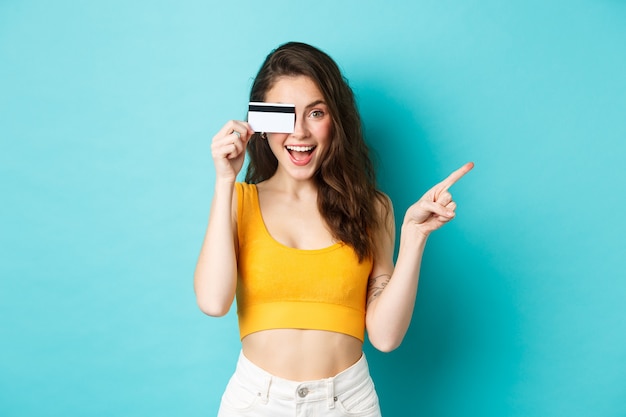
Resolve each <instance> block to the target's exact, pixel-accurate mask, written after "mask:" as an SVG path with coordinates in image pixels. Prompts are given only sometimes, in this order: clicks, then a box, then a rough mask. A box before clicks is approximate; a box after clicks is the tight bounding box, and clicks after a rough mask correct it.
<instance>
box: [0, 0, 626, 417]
mask: <svg viewBox="0 0 626 417" xmlns="http://www.w3.org/2000/svg"><path fill="white" fill-rule="evenodd" d="M292 40H293V41H303V42H307V43H310V44H312V45H314V46H317V47H319V48H321V49H322V50H324V51H326V52H327V53H329V54H330V55H331V56H332V57H333V58H334V59H335V60H336V61H337V62H338V63H339V65H340V66H341V69H342V70H343V72H344V74H345V76H346V77H347V79H348V80H349V83H350V85H351V86H352V88H353V90H354V91H355V94H356V96H357V99H358V102H359V108H360V110H361V114H362V118H363V123H364V129H365V134H366V139H367V142H368V143H369V145H370V147H371V149H372V153H373V155H374V159H375V162H376V166H377V171H378V183H379V187H380V189H381V190H383V191H384V192H386V193H387V194H388V195H389V196H390V197H391V199H392V200H393V203H394V206H395V210H396V221H397V223H398V224H400V223H401V222H402V218H403V215H404V211H405V210H406V209H407V208H408V206H409V205H410V204H411V203H412V202H414V201H415V200H416V199H418V198H419V197H420V196H421V195H422V194H423V193H424V192H425V191H426V190H427V189H428V188H430V187H431V186H432V185H434V184H435V183H437V182H438V181H440V180H441V179H443V178H444V177H445V176H447V175H448V173H450V172H451V171H452V170H454V169H456V168H457V167H459V166H461V165H462V164H463V163H465V162H467V161H474V162H475V164H476V167H475V169H474V170H473V171H472V172H471V173H469V174H468V175H467V176H466V177H465V178H463V179H462V180H461V181H460V182H459V183H457V184H456V185H455V186H454V187H453V189H452V191H453V193H454V196H455V200H456V201H457V203H458V207H459V208H458V215H457V217H456V218H455V219H454V221H452V222H451V223H450V224H448V225H446V226H445V227H444V228H443V229H442V230H440V231H437V232H436V233H435V234H433V235H432V237H431V238H430V239H429V242H428V245H427V249H426V252H425V255H424V261H423V269H422V274H421V280H420V288H419V293H418V296H417V303H416V307H415V312H414V316H413V321H412V324H411V327H410V329H409V332H408V334H407V336H406V338H405V340H404V343H403V344H402V346H401V347H400V348H399V349H397V350H396V351H394V352H392V353H380V352H377V351H376V350H375V349H373V348H372V346H371V345H370V344H369V342H367V341H366V344H365V351H366V354H367V355H368V359H369V362H370V366H371V371H372V374H373V377H374V381H375V383H376V387H377V389H378V392H379V396H380V400H381V406H382V410H383V414H384V415H385V416H442V417H443V416H449V417H458V416H494V417H495V416H498V417H500V416H508V417H528V416H536V417H547V416H568V417H589V416H594V417H620V416H621V417H624V416H626V327H625V325H624V317H625V316H626V307H625V305H626V273H625V272H624V271H625V270H626V261H625V260H626V249H625V248H626V242H625V240H626V239H625V236H626V220H624V218H625V217H624V215H623V213H622V212H623V210H624V207H626V198H625V195H626V190H625V184H626V169H625V168H624V166H625V162H624V160H625V157H626V144H625V143H626V47H625V45H626V2H624V1H620V0H570V1H563V0H560V1H559V0H555V1H538V0H530V1H521V0H512V1H495V0H482V1H473V0H470V1H467V0H464V1H460V0H443V1H441V0H440V1H430V0H416V1H408V0H407V1H396V2H382V1H377V2H374V1H357V0H347V1H326V0H321V1H317V2H293V1H271V0H268V1H265V2H260V1H243V0H235V1H219V2H218V1H199V0H192V1H182V2H181V1H179V2H174V1H172V2H168V1H159V2H154V1H119V0H113V1H93V2H75V1H67V0H61V1H55V2H50V1H35V0H32V1H29V0H23V1H20V0H2V1H0V199H1V201H2V203H1V204H0V415H2V416H4V417H31V416H33V417H34V416H103V417H104V416H107V417H109V416H133V417H134V416H212V415H215V413H216V410H217V407H218V404H219V401H220V396H221V393H222V391H223V389H224V387H225V385H226V382H227V380H228V378H229V377H230V375H231V373H232V372H233V370H234V365H235V362H236V358H237V355H238V353H239V349H240V343H239V340H238V331H237V321H236V308H235V307H234V306H233V308H232V309H231V311H230V313H229V314H228V315H227V316H226V317H223V318H219V319H216V318H210V317H208V316H204V315H203V314H202V313H201V312H200V310H199V309H198V308H197V306H196V304H195V296H194V293H193V285H192V282H193V271H194V267H195V262H196V259H197V255H198V252H199V249H200V245H201V242H202V238H203V235H204V231H205V227H206V223H207V217H208V212H209V206H210V201H211V195H212V190H213V182H214V174H213V166H212V160H211V156H210V143H211V138H212V137H213V135H214V134H215V133H216V132H217V131H218V130H219V129H220V127H221V126H222V125H223V124H224V123H226V122H227V121H228V120H230V119H243V118H244V117H245V115H246V110H247V103H248V93H249V89H250V86H251V82H252V79H253V77H254V75H255V74H256V71H257V70H258V68H259V66H260V65H261V62H262V61H263V59H264V58H265V56H266V55H267V54H268V53H269V52H270V51H271V50H272V49H273V48H275V47H277V46H278V45H280V44H282V43H284V42H287V41H292Z"/></svg>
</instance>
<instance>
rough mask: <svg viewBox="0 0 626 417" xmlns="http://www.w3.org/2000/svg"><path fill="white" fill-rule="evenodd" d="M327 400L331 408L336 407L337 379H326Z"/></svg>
mask: <svg viewBox="0 0 626 417" xmlns="http://www.w3.org/2000/svg"><path fill="white" fill-rule="evenodd" d="M326 401H327V404H328V409H329V410H332V409H333V408H335V381H334V379H333V378H328V379H327V380H326Z"/></svg>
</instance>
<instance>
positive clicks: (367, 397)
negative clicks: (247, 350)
mask: <svg viewBox="0 0 626 417" xmlns="http://www.w3.org/2000/svg"><path fill="white" fill-rule="evenodd" d="M242 416H250V417H252V416H254V417H257V416H258V417H265V416H267V417H283V416H285V417H287V416H289V417H313V416H331V417H332V416H360V417H380V407H379V405H378V396H377V395H376V390H375V388H374V383H373V382H372V378H371V377H370V374H369V368H368V366H367V361H366V359H365V355H363V356H362V357H361V359H359V361H358V362H357V363H355V364H354V365H352V366H351V367H350V368H348V369H346V370H345V371H342V372H341V373H339V374H337V375H336V376H334V377H332V378H326V379H320V380H316V381H306V382H296V381H290V380H286V379H282V378H278V377H276V376H273V375H271V374H269V373H268V372H266V371H264V370H263V369H261V368H259V367H258V366H256V365H255V364H253V363H252V362H250V361H249V360H248V359H247V358H246V357H245V356H244V355H243V353H241V354H240V355H239V361H238V362H237V369H236V370H235V373H234V375H233V376H232V378H231V379H230V381H229V382H228V386H227V387H226V391H225V392H224V395H223V396H222V402H221V404H220V410H219V413H218V417H242Z"/></svg>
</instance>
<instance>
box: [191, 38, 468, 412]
mask: <svg viewBox="0 0 626 417" xmlns="http://www.w3.org/2000/svg"><path fill="white" fill-rule="evenodd" d="M250 101H257V102H270V103H290V104H295V110H296V122H295V130H294V132H293V133H290V134H287V133H272V132H254V131H253V130H252V129H251V127H250V125H249V124H248V123H246V122H244V121H230V122H228V123H226V125H225V126H224V127H223V128H222V129H221V130H220V131H219V132H218V133H217V134H216V135H215V137H214V138H213V143H212V146H211V149H212V156H213V161H214V164H215V170H216V173H215V178H216V179H215V190H214V196H213V202H212V205H211V212H210V216H209V224H208V227H207V231H206V236H205V240H204V243H203V245H202V249H201V253H200V256H199V259H198V264H197V267H196V272H195V277H194V287H195V292H196V296H197V301H198V305H199V307H200V309H201V310H202V311H203V312H205V313H206V314H208V315H211V316H222V315H224V314H226V313H227V312H228V311H229V309H230V306H231V304H232V302H233V300H234V298H235V295H236V296H237V314H238V316H239V328H240V336H241V343H242V351H241V354H240V357H239V361H238V363H237V368H236V371H235V374H234V375H233V377H232V378H231V380H230V382H229V384H228V386H227V388H226V392H225V393H224V395H223V397H222V403H221V406H220V411H219V415H220V416H224V417H226V416H271V417H280V416H300V415H302V416H304V415H307V416H308V415H324V416H326V415H328V416H335V415H336V416H345V415H349V416H357V415H358V416H379V415H380V408H379V405H378V397H377V395H376V391H375V389H374V385H373V383H372V380H371V378H370V375H369V371H368V366H367V362H366V360H365V357H364V356H363V349H362V346H363V340H364V334H365V329H367V333H368V336H369V339H370V341H371V343H372V344H373V345H374V346H375V347H376V348H377V349H379V350H381V351H384V352H388V351H391V350H393V349H395V348H396V347H398V345H399V344H400V343H401V341H402V339H403V337H404V335H405V333H406V331H407V328H408V326H409V322H410V319H411V314H412V311H413V305H414V302H415V295H416V292H417V285H418V278H419V269H420V263H421V258H422V253H423V251H424V246H425V244H426V240H427V238H428V235H429V234H430V233H431V232H432V231H433V230H436V229H438V228H439V227H441V226H442V225H443V224H445V223H446V222H448V221H450V220H451V219H452V218H454V212H455V209H456V204H455V203H454V201H453V200H452V196H451V195H450V193H449V192H448V189H449V188H450V186H451V185H452V184H454V183H455V182H456V181H457V180H459V179H460V178H461V177H462V176H463V175H465V174H466V173H467V172H468V171H469V170H470V169H471V168H472V167H473V164H472V163H468V164H466V165H464V166H463V167H461V168H460V169H458V170H457V171H455V172H454V173H452V174H451V175H450V176H449V177H448V178H447V179H446V180H444V181H443V182H442V183H440V184H438V185H436V186H435V187H433V188H432V189H431V190H430V191H428V192H427V193H426V194H425V195H424V196H423V197H422V198H421V199H419V200H418V201H417V202H416V203H415V204H413V205H412V206H411V207H410V208H409V209H408V210H407V212H406V214H405V216H404V221H403V223H402V228H401V238H400V248H399V253H398V258H397V262H396V264H395V266H394V263H393V252H394V241H395V226H394V224H395V221H394V216H393V209H392V206H391V202H390V201H389V199H388V198H387V197H386V196H385V195H384V194H383V193H381V192H380V191H378V190H377V189H376V183H375V175H374V171H373V169H372V164H371V161H370V158H369V156H368V149H367V146H366V144H365V142H364V140H363V135H362V132H361V120H360V117H359V113H358V110H357V107H356V104H355V101H354V96H353V93H352V91H351V89H350V87H349V86H348V84H347V82H346V80H345V79H344V78H343V76H342V75H341V72H340V71H339V69H338V67H337V65H336V64H335V62H334V61H333V60H332V59H331V58H330V57H329V56H328V55H327V54H325V53H324V52H322V51H320V50H318V49H316V48H314V47H312V46H309V45H306V44H302V43H293V42H292V43H287V44H285V45H282V46H280V47H279V48H277V49H276V50H274V51H273V52H272V53H270V55H268V57H267V58H266V60H265V62H264V63H263V65H262V67H261V69H260V70H259V73H258V74H257V76H256V79H255V81H254V84H253V86H252V91H251V93H250ZM246 150H247V151H248V154H249V157H250V161H249V166H248V170H247V174H246V180H245V183H237V182H236V176H237V174H238V173H239V171H240V170H241V168H242V166H243V162H244V156H245V153H246Z"/></svg>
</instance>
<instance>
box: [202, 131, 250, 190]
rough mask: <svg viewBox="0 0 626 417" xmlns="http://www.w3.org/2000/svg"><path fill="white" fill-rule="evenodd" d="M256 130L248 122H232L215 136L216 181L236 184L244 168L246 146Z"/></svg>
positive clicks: (212, 152) (213, 151)
mask: <svg viewBox="0 0 626 417" xmlns="http://www.w3.org/2000/svg"><path fill="white" fill-rule="evenodd" d="M253 134H254V130H252V128H251V127H250V125H249V124H248V123H246V122H242V121H238V120H231V121H230V122H228V123H226V124H225V125H224V127H222V129H221V130H220V131H219V132H217V134H216V135H215V136H213V142H212V143H211V154H212V156H213V163H214V165H215V179H216V180H225V181H232V182H233V183H234V182H235V180H236V178H237V174H239V171H240V170H241V167H242V166H243V161H244V158H245V155H246V146H248V141H249V140H250V138H251V137H252V135H253Z"/></svg>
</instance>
